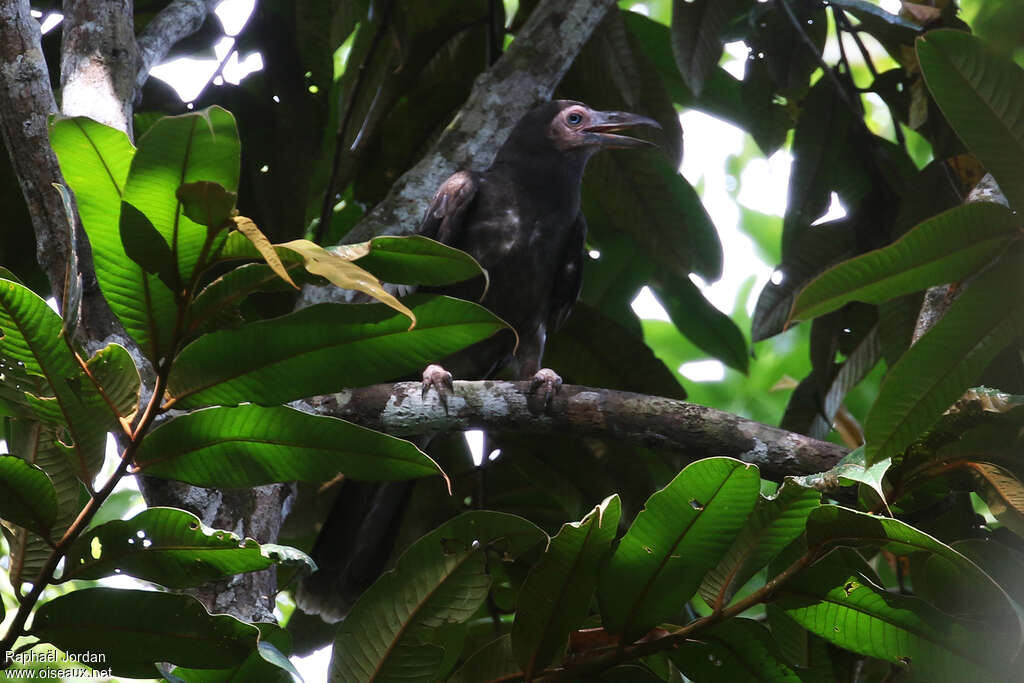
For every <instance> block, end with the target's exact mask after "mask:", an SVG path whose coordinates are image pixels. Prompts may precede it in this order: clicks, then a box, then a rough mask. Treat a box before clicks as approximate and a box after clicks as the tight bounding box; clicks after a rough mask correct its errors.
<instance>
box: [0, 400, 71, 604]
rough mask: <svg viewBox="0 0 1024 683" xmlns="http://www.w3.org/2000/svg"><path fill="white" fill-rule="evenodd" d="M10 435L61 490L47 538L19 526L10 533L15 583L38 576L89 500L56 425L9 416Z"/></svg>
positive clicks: (22, 454)
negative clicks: (10, 417) (61, 443)
mask: <svg viewBox="0 0 1024 683" xmlns="http://www.w3.org/2000/svg"><path fill="white" fill-rule="evenodd" d="M7 439H8V443H7V446H8V448H9V449H10V450H11V452H12V453H16V454H17V455H18V456H19V457H21V458H23V459H24V460H25V461H26V462H28V463H31V464H32V465H35V466H37V467H39V468H40V469H42V470H43V471H44V472H45V473H46V476H47V477H48V478H49V480H50V482H51V483H52V485H53V489H54V491H55V492H56V494H57V516H56V519H55V520H54V522H53V524H52V525H51V526H50V534H49V537H48V538H47V539H45V540H44V538H43V537H42V536H39V535H38V534H36V533H34V532H31V531H28V530H27V529H15V530H14V531H13V532H12V533H11V534H10V536H9V540H10V544H11V545H10V549H11V550H10V563H9V571H10V577H11V583H12V584H14V585H18V584H19V583H21V582H22V581H35V580H36V576H37V575H38V573H39V571H40V570H41V569H42V567H43V565H44V564H45V563H46V560H47V558H48V557H49V555H50V551H51V549H52V547H53V544H54V543H55V542H56V541H58V540H60V538H61V537H62V536H63V535H64V532H65V531H67V529H68V527H69V526H70V525H71V523H72V522H73V521H74V520H75V518H76V517H77V516H78V513H79V511H80V510H81V509H82V505H84V504H85V500H86V498H85V495H86V494H85V490H84V487H83V485H82V483H81V482H80V481H79V479H78V477H76V476H75V471H74V469H73V463H72V461H71V459H69V458H68V457H67V454H66V453H65V452H64V450H63V448H62V446H61V445H60V443H59V442H58V440H57V434H56V428H55V427H53V426H50V425H44V424H42V423H40V422H33V421H29V420H21V419H14V420H9V421H8V430H7ZM44 495H45V494H44Z"/></svg>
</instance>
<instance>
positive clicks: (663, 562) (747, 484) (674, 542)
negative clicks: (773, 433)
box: [598, 458, 760, 640]
mask: <svg viewBox="0 0 1024 683" xmlns="http://www.w3.org/2000/svg"><path fill="white" fill-rule="evenodd" d="M759 482H760V479H759V477H758V472H757V468H756V467H753V466H750V465H747V464H745V463H743V462H740V461H739V460H732V459H730V458H707V459H705V460H699V461H697V462H695V463H693V464H691V465H689V466H688V467H686V469H684V470H683V471H682V472H680V473H679V474H678V475H677V476H676V477H675V479H673V480H672V481H671V482H670V483H669V485H668V486H666V487H665V488H664V489H662V490H661V491H658V492H657V493H655V494H654V495H653V496H651V497H650V499H648V501H647V503H646V505H645V506H644V509H643V510H642V511H641V512H640V514H638V515H637V516H636V519H635V520H634V521H633V524H632V526H630V528H629V531H628V532H626V535H625V536H624V537H623V538H622V540H621V541H620V542H619V546H618V548H616V550H615V554H614V555H613V556H612V558H611V560H610V561H609V562H608V565H607V566H606V567H605V568H604V570H603V572H602V575H601V579H600V584H599V590H598V598H599V600H600V604H601V615H602V617H603V619H604V626H605V628H606V629H607V630H609V631H611V632H613V633H621V634H623V637H624V638H625V639H627V640H633V639H635V638H637V637H639V636H641V635H643V634H644V633H646V632H647V630H648V629H650V628H651V627H652V626H655V625H656V624H658V623H660V622H662V621H666V620H669V619H671V618H672V617H673V616H674V615H675V614H676V613H677V612H678V611H679V610H681V609H682V607H683V605H684V603H685V602H686V601H687V600H689V599H690V598H691V597H692V596H693V594H694V593H695V592H696V591H697V588H698V586H700V583H701V581H702V580H703V578H704V575H705V574H706V573H707V571H708V570H709V569H711V568H712V567H714V566H715V565H716V564H717V563H718V562H719V560H720V559H721V558H722V556H723V555H724V554H725V552H726V551H727V550H728V548H729V545H730V543H731V540H732V539H733V538H734V537H735V535H736V533H737V532H739V530H740V529H741V528H742V527H743V524H744V523H745V522H746V518H747V515H749V514H750V511H751V510H753V508H754V504H755V503H756V502H757V492H758V489H759Z"/></svg>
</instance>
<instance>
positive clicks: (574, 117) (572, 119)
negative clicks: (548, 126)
mask: <svg viewBox="0 0 1024 683" xmlns="http://www.w3.org/2000/svg"><path fill="white" fill-rule="evenodd" d="M565 120H566V121H568V122H569V125H570V126H575V125H578V124H579V122H580V121H582V120H583V117H582V116H580V115H579V114H578V113H576V112H573V113H571V114H569V115H568V116H566V117H565Z"/></svg>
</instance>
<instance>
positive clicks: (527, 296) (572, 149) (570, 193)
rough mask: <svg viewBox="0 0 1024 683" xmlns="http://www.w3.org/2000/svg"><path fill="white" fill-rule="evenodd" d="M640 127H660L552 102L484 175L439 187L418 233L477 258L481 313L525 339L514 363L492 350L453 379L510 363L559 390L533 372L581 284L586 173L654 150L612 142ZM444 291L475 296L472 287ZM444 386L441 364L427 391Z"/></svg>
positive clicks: (481, 351) (481, 349) (427, 378)
mask: <svg viewBox="0 0 1024 683" xmlns="http://www.w3.org/2000/svg"><path fill="white" fill-rule="evenodd" d="M640 125H646V126H657V127H660V126H658V124H657V123H656V122H655V121H653V120H652V119H648V118H645V117H643V116H637V115H636V114H629V113H626V112H602V111H595V110H593V109H590V108H589V107H587V106H586V105H585V104H582V103H580V102H574V101H571V100H555V101H553V102H547V103H545V104H543V105H541V106H539V107H537V108H535V109H534V110H532V111H531V112H530V113H528V114H527V115H526V116H524V117H523V118H522V120H520V122H519V123H518V124H517V125H516V127H515V128H514V129H513V130H512V133H511V134H510V135H509V137H508V140H507V141H506V142H505V144H504V145H502V147H501V149H500V150H498V153H497V155H496V157H495V159H494V162H493V163H492V164H491V166H490V167H489V168H488V169H487V170H486V171H482V172H478V171H459V172H458V173H456V174H454V175H452V176H451V177H450V178H448V180H446V181H445V182H444V184H442V185H441V188H440V189H439V190H438V191H437V194H435V195H434V198H433V200H432V201H431V203H430V207H429V208H428V209H427V212H426V215H425V216H424V219H423V223H422V224H421V225H420V228H419V230H418V231H417V232H418V233H419V234H421V235H425V236H427V237H431V238H433V239H436V240H438V241H440V242H444V243H445V244H449V245H451V246H453V247H457V248H459V249H462V250H463V251H466V252H468V253H470V254H471V255H472V256H473V257H474V258H476V260H477V261H479V262H480V265H481V266H483V267H484V268H485V269H486V270H487V272H488V274H489V277H490V286H489V288H488V290H487V294H486V296H485V298H484V299H483V301H482V303H483V305H484V306H486V307H487V308H489V309H490V310H491V311H493V312H494V313H495V314H496V315H498V316H499V317H501V318H502V319H504V320H505V321H507V322H508V323H510V324H511V325H512V326H513V327H514V328H515V329H516V331H517V332H518V334H519V347H518V349H517V350H516V353H515V356H514V358H512V359H509V358H502V357H500V356H496V355H495V351H494V348H495V346H496V343H495V342H490V343H489V342H484V343H482V344H479V345H477V346H476V347H473V348H472V349H469V350H467V351H465V352H463V353H460V354H458V355H456V356H454V357H452V358H451V359H446V361H445V367H447V369H449V370H451V371H452V372H453V373H454V374H455V376H457V377H460V378H465V379H480V378H485V377H489V376H491V375H492V374H494V372H495V371H496V370H498V369H500V366H502V365H505V364H507V363H508V362H509V361H510V360H511V361H513V362H514V364H513V369H512V374H513V375H514V376H517V377H520V378H523V379H526V378H531V377H533V378H535V382H536V384H545V385H547V386H546V391H547V392H548V395H549V397H550V393H551V392H552V391H553V390H554V389H556V388H557V383H558V382H560V380H559V379H558V378H557V375H555V374H554V373H553V372H551V371H545V372H543V373H541V375H539V376H538V375H537V373H538V372H539V371H541V358H542V356H543V354H544V344H545V341H546V338H547V333H548V331H549V330H556V329H558V327H559V326H560V325H561V324H562V323H563V322H564V321H565V319H566V318H568V316H569V313H570V311H571V310H572V305H573V304H574V303H575V301H576V298H577V297H578V296H579V292H580V286H581V284H582V282H583V280H582V277H583V263H584V261H585V259H586V254H585V251H584V240H585V239H586V233H587V224H586V221H585V220H584V218H583V214H582V213H581V212H580V184H581V182H582V180H583V169H584V167H585V166H586V163H587V160H588V159H589V158H590V157H591V155H593V154H594V153H595V152H597V151H599V150H601V149H609V148H630V147H643V146H647V145H649V144H650V143H648V142H646V141H644V140H638V139H636V138H631V137H627V136H624V135H617V134H615V131H619V130H622V129H624V128H629V127H633V126H640ZM441 291H443V292H444V293H446V294H451V295H453V296H462V297H464V298H469V297H471V296H473V288H472V286H470V285H463V286H462V287H453V288H447V289H444V290H441ZM477 291H478V290H477ZM445 379H446V377H445V376H444V375H443V374H442V371H441V370H440V368H438V367H437V366H431V368H430V369H428V372H427V373H425V374H424V382H425V384H428V385H429V384H433V385H435V386H437V385H438V381H439V380H440V381H444V380H445ZM438 388H439V389H440V386H438Z"/></svg>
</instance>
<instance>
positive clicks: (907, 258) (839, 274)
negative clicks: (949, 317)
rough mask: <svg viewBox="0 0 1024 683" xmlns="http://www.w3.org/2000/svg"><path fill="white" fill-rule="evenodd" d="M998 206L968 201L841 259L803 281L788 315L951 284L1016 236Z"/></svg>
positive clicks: (802, 315) (1013, 221)
mask: <svg viewBox="0 0 1024 683" xmlns="http://www.w3.org/2000/svg"><path fill="white" fill-rule="evenodd" d="M1017 229H1018V228H1017V221H1016V219H1015V217H1014V215H1013V214H1012V213H1011V212H1010V211H1009V210H1008V209H1007V208H1006V207H1004V206H1002V205H1000V204H993V203H989V202H972V203H970V204H965V205H963V206H959V207H957V208H955V209H951V210H949V211H946V212H945V213H942V214H939V215H938V216H935V217H934V218H931V219H929V220H927V221H925V222H924V223H921V224H920V225H918V226H917V227H915V228H913V229H912V230H910V232H908V233H907V234H905V235H904V236H903V237H901V238H900V239H899V240H897V241H896V242H894V243H893V244H890V245H889V246H887V247H883V248H882V249H876V250H875V251H871V252H868V253H867V254H864V255H863V256H858V257H857V258H855V259H851V260H849V261H844V262H843V263H840V264H839V265H837V266H834V267H832V268H831V269H829V270H827V271H825V272H824V273H822V274H821V275H819V276H818V277H817V278H815V279H814V280H813V281H812V282H811V283H810V284H808V285H807V286H806V287H805V288H804V289H803V291H801V292H800V295H799V296H798V297H797V300H796V302H795V303H794V304H793V310H792V312H791V313H790V319H791V320H807V319H810V318H816V317H818V316H820V315H824V314H825V313H828V312H830V311H834V310H836V309H838V308H841V307H842V306H845V305H846V304H848V303H849V302H851V301H863V302H865V303H871V304H877V303H881V302H883V301H887V300H889V299H894V298H896V297H898V296H903V295H904V294H910V293H912V292H916V291H919V290H922V289H926V288H928V287H931V286H932V285H941V284H946V283H948V282H957V281H959V280H962V279H963V278H965V277H967V276H968V275H970V274H971V273H973V272H974V271H976V270H977V269H978V268H980V267H981V266H983V265H985V264H986V263H988V262H990V261H991V260H992V259H993V258H995V257H996V256H997V255H998V254H999V253H1000V252H1001V251H1002V250H1003V249H1005V248H1006V244H1007V242H1008V241H1009V240H1010V239H1012V238H1013V237H1015V236H1016V234H1017Z"/></svg>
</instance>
